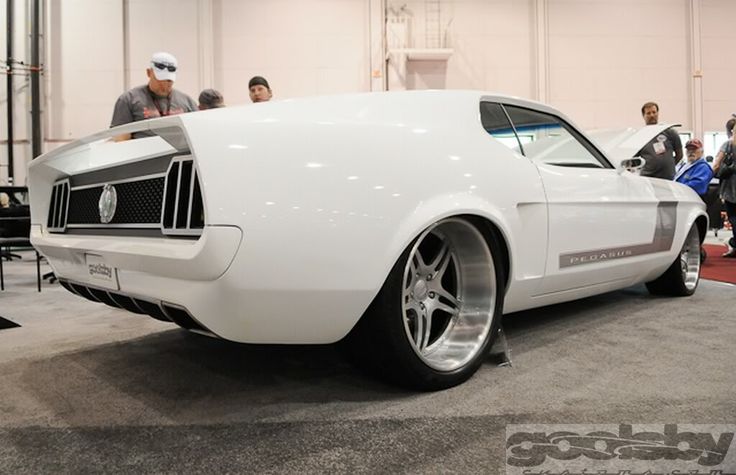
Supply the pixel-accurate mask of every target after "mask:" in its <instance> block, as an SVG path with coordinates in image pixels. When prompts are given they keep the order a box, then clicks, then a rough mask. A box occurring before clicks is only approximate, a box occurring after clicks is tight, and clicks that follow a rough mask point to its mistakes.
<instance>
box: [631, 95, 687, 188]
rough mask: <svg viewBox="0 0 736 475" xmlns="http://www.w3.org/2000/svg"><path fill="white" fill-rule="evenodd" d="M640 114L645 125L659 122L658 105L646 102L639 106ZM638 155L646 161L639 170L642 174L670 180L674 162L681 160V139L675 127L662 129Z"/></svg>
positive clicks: (673, 172) (673, 170)
mask: <svg viewBox="0 0 736 475" xmlns="http://www.w3.org/2000/svg"><path fill="white" fill-rule="evenodd" d="M641 116H642V117H643V118H644V123H645V124H646V125H656V124H658V123H659V106H658V105H657V103H656V102H647V103H645V104H644V105H643V106H642V107H641ZM639 155H640V156H641V157H642V158H643V159H644V160H645V161H646V162H645V163H644V168H642V170H641V175H642V176H648V177H653V178H664V179H666V180H671V179H672V178H673V177H674V175H675V164H677V163H678V162H679V161H680V160H682V141H680V136H679V135H678V134H677V132H676V131H675V129H673V128H671V127H670V128H669V129H667V130H664V131H662V133H660V134H659V135H657V136H656V137H655V138H654V139H652V141H651V142H649V143H648V144H646V145H645V146H644V147H643V148H642V149H641V150H640V151H639Z"/></svg>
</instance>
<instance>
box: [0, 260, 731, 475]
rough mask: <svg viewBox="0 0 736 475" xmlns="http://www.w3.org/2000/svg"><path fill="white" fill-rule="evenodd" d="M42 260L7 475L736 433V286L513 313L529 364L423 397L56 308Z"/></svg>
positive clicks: (23, 295) (272, 465) (352, 373)
mask: <svg viewBox="0 0 736 475" xmlns="http://www.w3.org/2000/svg"><path fill="white" fill-rule="evenodd" d="M26 257H27V259H25V260H23V261H21V262H18V261H14V262H11V263H6V271H7V275H6V291H5V292H2V293H0V316H1V317H4V318H6V319H9V320H12V321H14V322H16V323H18V324H20V325H21V327H19V328H13V329H6V330H0V473H12V474H18V473H49V472H58V471H61V472H64V473H71V472H74V473H79V472H100V471H104V472H110V471H115V472H135V473H141V472H157V473H160V472H170V473H173V472H176V473H183V472H208V473H212V472H258V473H295V472H298V473H322V472H326V471H329V472H360V473H375V472H381V473H394V472H408V473H427V472H431V473H438V472H443V473H444V472H457V473H478V472H481V473H505V467H506V465H505V460H506V458H505V457H506V453H505V431H506V426H507V425H508V424H523V423H524V424H525V423H529V424H532V423H534V424H560V423H564V424H583V423H591V424H611V423H613V424H617V423H634V424H665V423H677V424H685V423H690V424H731V425H734V424H736V396H734V394H736V393H735V391H736V350H735V342H736V311H735V310H734V309H735V308H736V286H733V285H728V284H721V283H717V282H709V281H701V283H700V287H699V289H698V291H697V292H696V294H695V295H694V296H693V297H690V298H653V297H651V296H649V295H648V293H647V292H646V289H645V288H644V287H643V286H637V287H632V288H629V289H626V290H622V291H618V292H612V293H609V294H606V295H602V296H597V297H593V298H588V299H585V300H582V301H579V302H574V303H569V304H562V305H556V306H552V307H545V308H542V309H537V310H533V311H527V312H521V313H517V314H513V315H509V316H507V317H505V319H504V325H505V327H506V332H507V335H508V340H509V344H510V347H511V349H512V352H513V363H514V364H513V367H511V368H504V367H497V366H496V365H495V364H493V363H492V362H490V361H489V363H488V364H486V365H484V366H483V367H482V368H481V369H480V371H479V372H478V373H477V374H476V375H475V377H473V378H472V379H471V380H470V381H468V382H467V383H465V384H463V385H461V386H459V387H456V388H453V389H450V390H447V391H442V392H437V393H412V392H407V391H404V390H401V389H397V388H395V387H392V386H389V385H386V384H384V383H382V382H380V381H377V380H374V379H372V378H370V377H368V376H365V375H364V374H362V373H360V372H358V371H357V370H355V369H354V368H352V367H351V366H350V365H349V364H348V363H347V362H346V361H345V360H344V359H343V358H342V357H341V356H340V354H339V353H338V352H337V351H336V350H335V349H334V348H333V347H331V346H315V347H257V346H248V345H239V344H234V343H230V342H226V341H220V340H215V339H211V338H207V337H203V336H198V335H194V334H189V333H187V332H184V331H181V330H178V329H176V328H175V327H173V326H172V325H169V324H165V323H161V322H157V321H155V320H153V319H150V318H148V317H144V316H140V315H133V314H128V313H127V312H124V311H120V310H115V309H112V308H109V307H107V306H105V305H102V304H95V303H92V302H89V301H86V300H83V299H81V298H79V297H76V296H74V295H72V294H70V293H68V292H66V291H65V290H64V289H62V288H60V287H59V286H58V284H57V285H49V284H48V283H45V284H44V288H43V292H42V293H40V294H39V293H37V292H36V291H35V266H34V264H33V261H32V259H30V255H29V254H26ZM733 445H735V446H736V442H734V444H733ZM732 448H733V452H736V447H732ZM727 468H734V467H727Z"/></svg>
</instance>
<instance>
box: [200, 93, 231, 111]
mask: <svg viewBox="0 0 736 475" xmlns="http://www.w3.org/2000/svg"><path fill="white" fill-rule="evenodd" d="M220 107H225V99H223V97H222V94H220V91H218V90H216V89H205V90H203V91H202V92H200V93H199V110H201V111H203V110H207V109H217V108H220Z"/></svg>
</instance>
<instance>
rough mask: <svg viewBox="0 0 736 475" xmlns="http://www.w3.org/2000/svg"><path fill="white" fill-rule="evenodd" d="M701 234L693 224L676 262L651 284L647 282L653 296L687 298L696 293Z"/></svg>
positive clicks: (698, 279) (698, 277)
mask: <svg viewBox="0 0 736 475" xmlns="http://www.w3.org/2000/svg"><path fill="white" fill-rule="evenodd" d="M700 249H701V247H700V234H699V233H698V228H697V226H696V225H695V224H693V226H692V228H690V232H689V233H688V235H687V238H685V243H684V244H683V245H682V250H681V251H680V255H679V256H678V257H677V259H675V262H673V263H672V265H671V266H670V267H669V268H668V269H667V270H666V271H665V272H664V274H662V275H661V276H659V277H657V278H656V279H655V280H653V281H651V282H647V284H646V285H647V289H649V293H651V294H653V295H671V296H675V297H686V296H689V295H692V294H694V293H695V289H696V288H697V287H698V282H699V281H700V265H701V262H702V261H701V259H702V257H701V251H700Z"/></svg>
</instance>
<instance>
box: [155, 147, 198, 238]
mask: <svg viewBox="0 0 736 475" xmlns="http://www.w3.org/2000/svg"><path fill="white" fill-rule="evenodd" d="M202 228H204V206H203V203H202V190H201V188H200V185H199V176H198V173H197V168H196V167H195V166H194V159H193V158H191V157H176V158H174V159H173V160H172V161H171V164H170V165H169V169H168V170H167V171H166V185H165V187H164V206H163V209H162V210H161V229H162V230H163V233H164V234H167V235H174V236H176V235H180V236H198V235H200V234H202Z"/></svg>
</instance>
